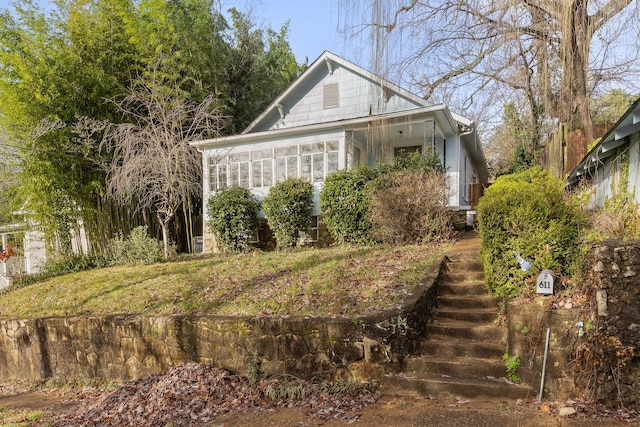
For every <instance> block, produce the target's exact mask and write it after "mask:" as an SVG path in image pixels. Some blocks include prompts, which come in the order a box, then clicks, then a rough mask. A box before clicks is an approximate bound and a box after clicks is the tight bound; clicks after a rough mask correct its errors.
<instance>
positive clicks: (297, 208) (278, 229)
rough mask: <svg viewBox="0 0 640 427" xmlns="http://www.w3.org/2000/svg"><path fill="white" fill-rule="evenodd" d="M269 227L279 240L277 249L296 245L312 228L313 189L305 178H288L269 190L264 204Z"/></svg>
mask: <svg viewBox="0 0 640 427" xmlns="http://www.w3.org/2000/svg"><path fill="white" fill-rule="evenodd" d="M262 210H263V211H264V213H265V215H266V217H267V221H268V222H269V228H270V229H271V231H273V234H274V236H275V237H276V242H277V247H278V248H279V249H286V248H291V247H294V246H296V244H297V243H298V241H299V239H300V232H301V231H307V230H308V229H309V225H310V221H311V214H312V213H313V186H312V185H311V183H310V182H309V181H307V180H306V179H304V178H287V179H285V180H284V181H279V182H277V183H276V184H275V185H274V186H273V187H271V188H270V189H269V194H268V195H267V197H265V199H264V200H263V201H262Z"/></svg>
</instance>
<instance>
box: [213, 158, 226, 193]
mask: <svg viewBox="0 0 640 427" xmlns="http://www.w3.org/2000/svg"><path fill="white" fill-rule="evenodd" d="M226 160H227V159H226V156H225V157H222V158H219V157H209V191H218V190H220V189H221V188H225V187H227V185H228V184H227V170H228V165H227V164H226Z"/></svg>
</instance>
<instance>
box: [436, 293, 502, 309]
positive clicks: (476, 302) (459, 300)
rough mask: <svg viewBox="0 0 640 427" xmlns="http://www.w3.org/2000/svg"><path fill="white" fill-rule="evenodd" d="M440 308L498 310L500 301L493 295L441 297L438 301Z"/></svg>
mask: <svg viewBox="0 0 640 427" xmlns="http://www.w3.org/2000/svg"><path fill="white" fill-rule="evenodd" d="M437 307H438V308H459V309H464V308H469V309H481V308H495V309H496V310H497V309H498V300H496V299H495V298H494V297H492V296H491V295H486V294H485V295H440V296H438V300H437Z"/></svg>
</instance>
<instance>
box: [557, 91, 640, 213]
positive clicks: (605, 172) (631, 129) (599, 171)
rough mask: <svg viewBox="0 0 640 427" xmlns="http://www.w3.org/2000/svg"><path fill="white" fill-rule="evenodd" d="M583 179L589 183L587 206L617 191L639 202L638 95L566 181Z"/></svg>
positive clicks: (569, 182) (639, 116)
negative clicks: (625, 192) (629, 195)
mask: <svg viewBox="0 0 640 427" xmlns="http://www.w3.org/2000/svg"><path fill="white" fill-rule="evenodd" d="M585 181H586V182H589V183H590V184H591V188H590V190H591V193H592V194H591V198H590V200H589V203H590V205H591V207H596V206H603V205H604V202H605V201H606V200H607V199H609V198H611V197H612V196H613V195H614V194H615V193H616V192H618V191H627V192H628V193H629V194H631V195H632V196H633V199H634V200H635V202H636V203H640V99H637V100H636V101H635V102H634V103H633V104H632V105H631V106H630V107H629V109H628V110H627V111H626V112H625V113H624V114H623V115H622V117H621V118H620V120H618V122H617V123H616V124H615V125H613V127H612V128H611V129H610V130H609V131H608V132H607V133H606V134H605V135H604V136H603V137H602V139H601V140H600V141H599V142H598V143H597V144H596V145H595V146H594V147H593V148H592V149H591V150H589V152H588V153H587V154H586V156H585V157H584V158H583V159H582V161H581V162H580V163H579V164H578V166H576V167H575V168H574V169H573V171H571V174H570V175H569V177H568V178H567V185H568V186H569V187H574V186H576V185H577V184H578V183H579V182H585ZM622 186H624V187H625V188H621V187H622Z"/></svg>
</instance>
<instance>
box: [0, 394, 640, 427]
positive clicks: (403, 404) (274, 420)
mask: <svg viewBox="0 0 640 427" xmlns="http://www.w3.org/2000/svg"><path fill="white" fill-rule="evenodd" d="M86 399H87V397H86V396H85V397H84V398H81V399H74V395H73V392H70V391H67V392H55V391H48V392H41V391H35V392H29V393H25V394H20V395H16V396H4V397H0V407H2V408H3V409H4V410H6V408H15V409H19V410H27V411H42V412H43V413H44V416H43V417H42V418H40V419H39V420H37V421H33V422H30V423H26V424H18V425H24V426H48V425H52V424H53V423H55V419H56V417H57V416H58V415H60V414H62V413H65V412H67V411H73V412H74V413H77V412H80V411H82V409H83V403H84V402H86ZM559 406H562V405H559V404H557V403H553V402H543V403H540V402H534V401H531V402H522V401H521V402H509V401H500V400H484V399H460V398H452V397H451V398H439V399H413V398H397V397H390V396H383V397H381V398H380V399H379V400H378V401H377V402H376V403H375V404H372V405H369V406H367V407H366V408H365V409H364V411H363V412H362V413H361V414H360V416H359V417H358V418H356V419H350V420H328V421H327V420H323V419H320V418H317V417H313V416H310V415H307V414H305V410H304V409H303V408H283V409H275V410H273V409H262V410H255V409H252V410H247V411H243V412H235V413H230V414H226V415H223V416H219V417H217V418H216V419H215V420H214V421H213V422H212V423H211V422H210V423H204V424H202V425H203V426H209V427H223V426H225V427H234V426H283V427H287V426H290V427H293V426H296V427H302V426H326V427H333V426H346V425H354V426H385V427H401V426H402V427H407V426H431V427H445V426H446V427H448V426H456V427H464V426H474V427H483V426H487V427H497V426H519V427H526V426H531V427H534V426H535V427H538V426H576V427H577V426H580V427H584V426H586V427H589V426H622V425H625V426H627V425H640V420H639V419H638V418H637V417H636V418H635V419H627V420H625V421H622V420H621V419H620V417H619V416H615V415H614V414H608V416H602V415H601V414H598V415H597V416H596V415H595V414H594V413H585V412H582V410H581V409H580V405H575V406H576V407H577V409H578V413H577V414H575V415H570V416H566V417H561V416H559V415H558V412H557V411H558V408H559ZM1 425H8V424H1ZM12 425H16V424H12Z"/></svg>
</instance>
